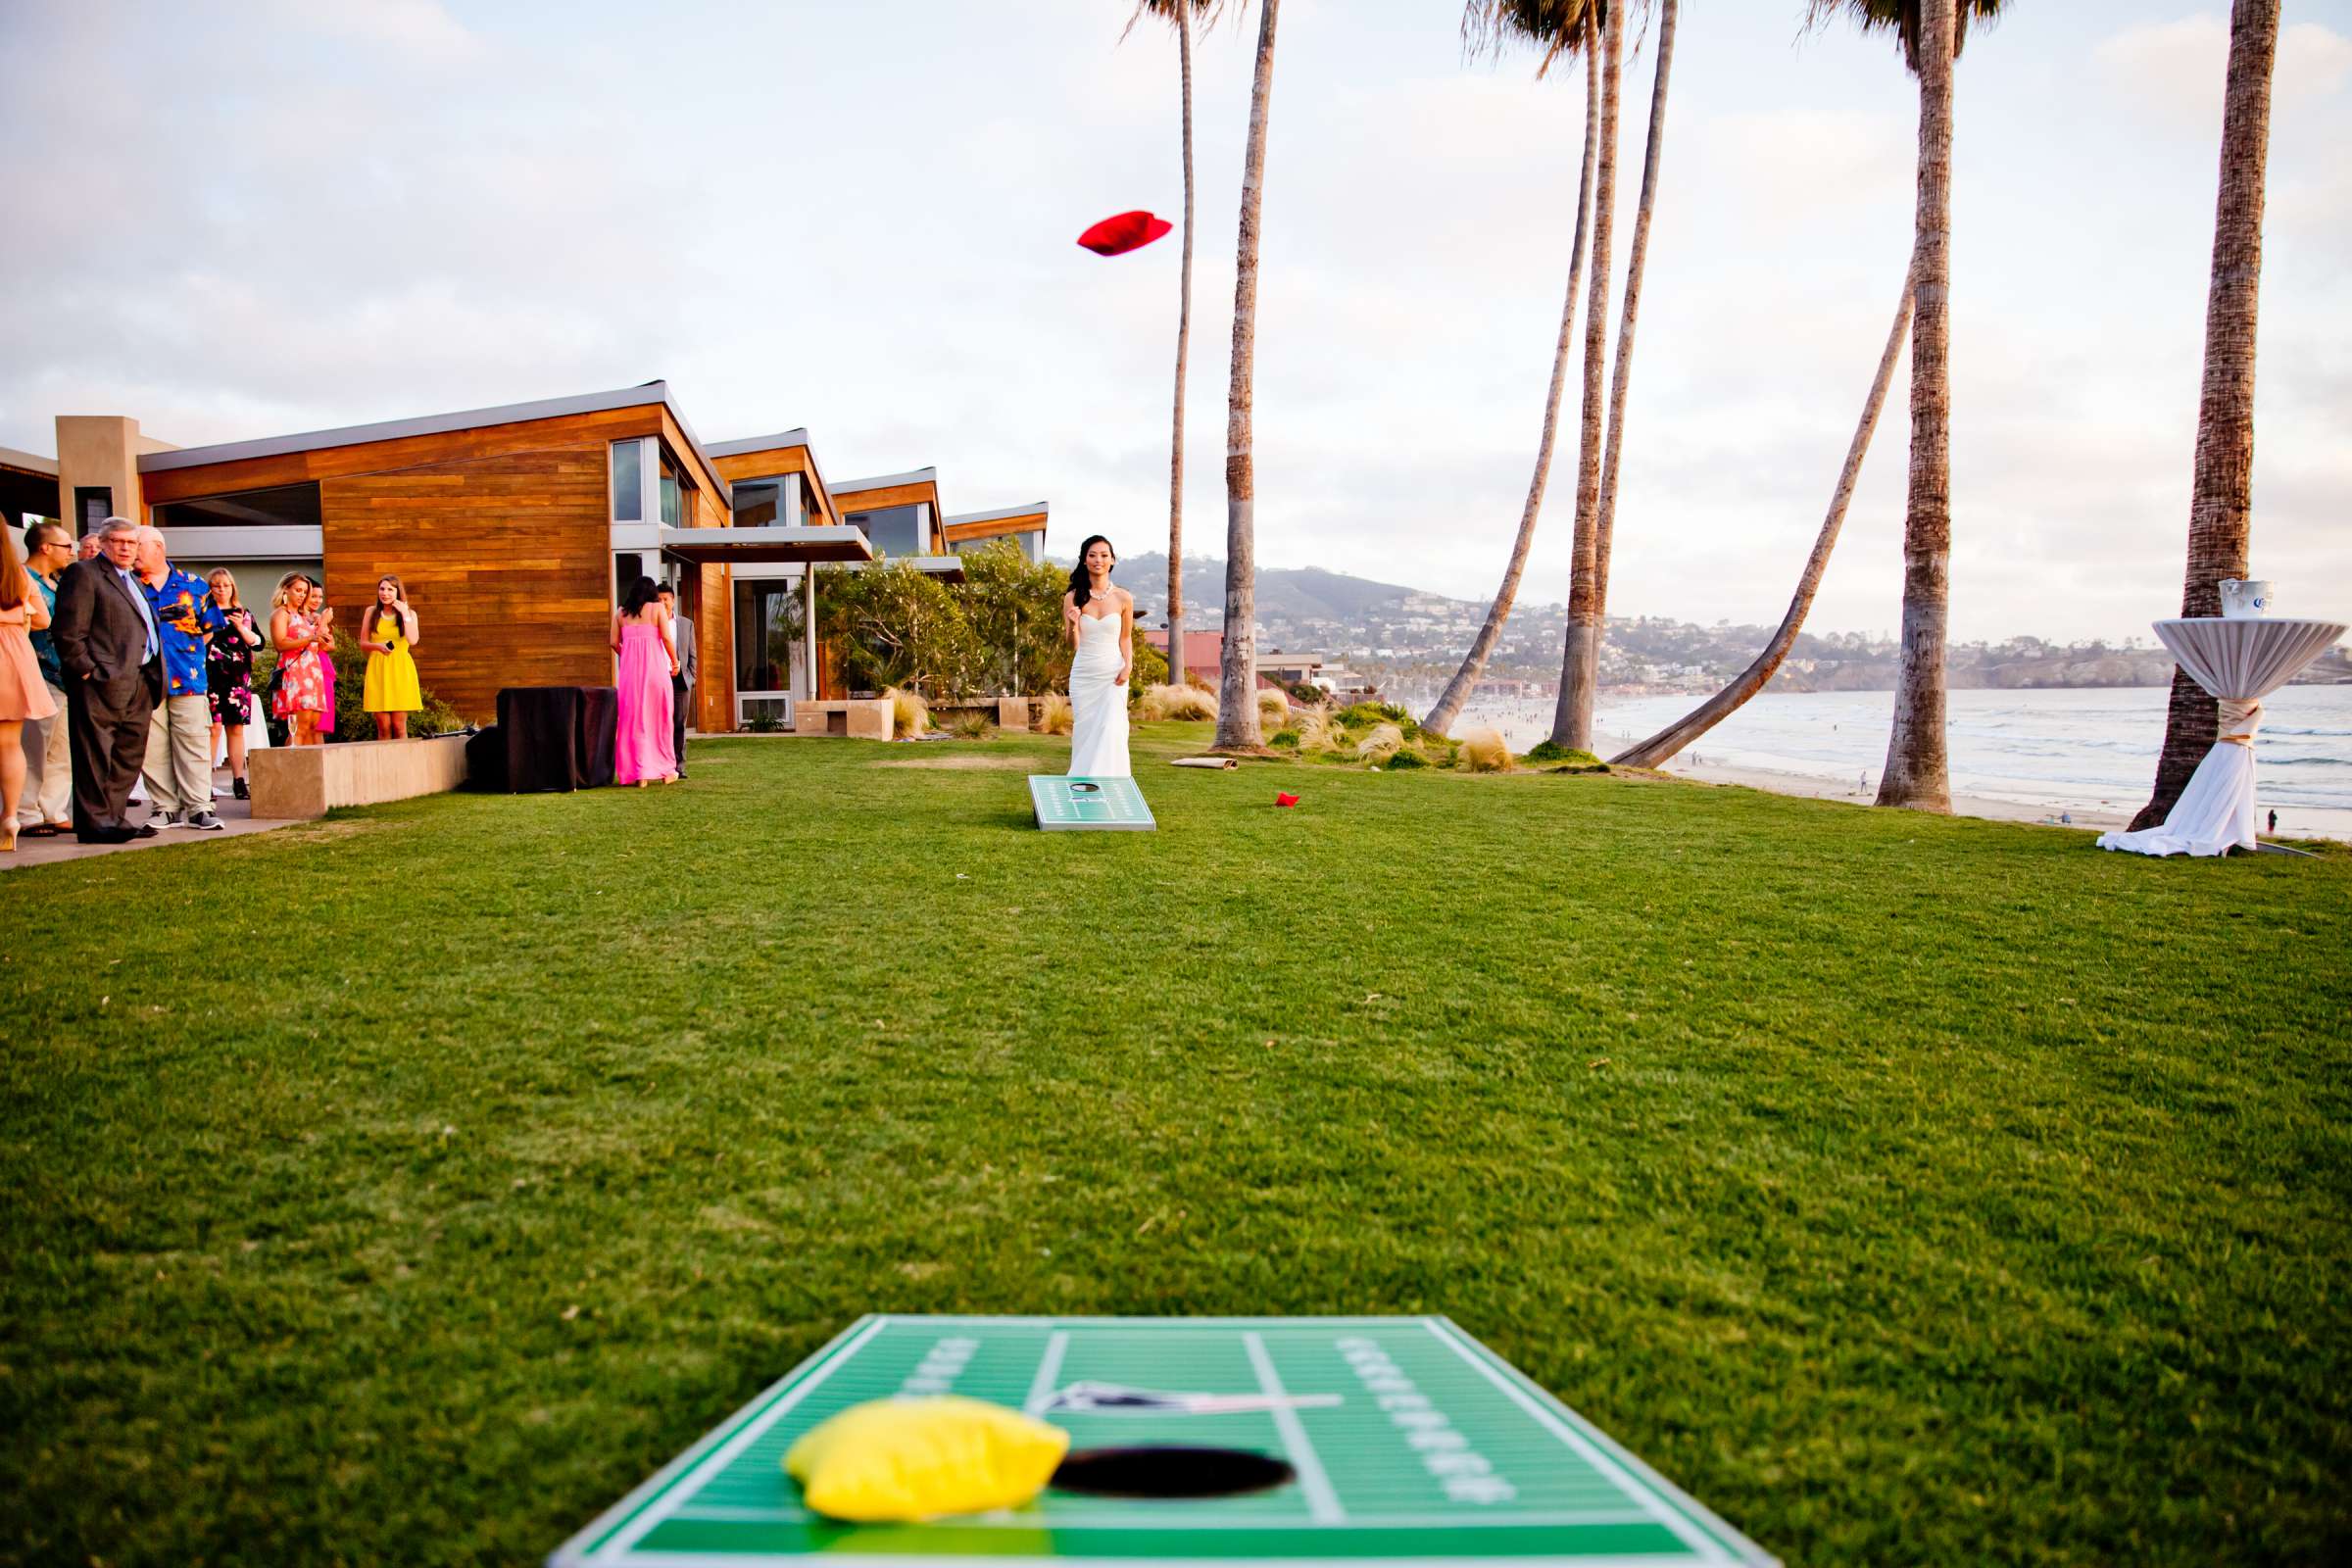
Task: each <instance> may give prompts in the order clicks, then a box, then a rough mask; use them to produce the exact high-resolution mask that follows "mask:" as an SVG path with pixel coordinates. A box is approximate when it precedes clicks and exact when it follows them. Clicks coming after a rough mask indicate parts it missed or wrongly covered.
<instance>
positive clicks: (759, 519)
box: [735, 484, 784, 528]
mask: <svg viewBox="0 0 2352 1568" xmlns="http://www.w3.org/2000/svg"><path fill="white" fill-rule="evenodd" d="M783 497H784V492H783V490H782V488H781V487H780V486H777V485H772V484H739V485H737V486H735V526H736V527H738V528H766V527H772V526H773V525H774V524H775V522H776V507H777V505H778V504H779V503H780V502H781V501H782V500H783Z"/></svg>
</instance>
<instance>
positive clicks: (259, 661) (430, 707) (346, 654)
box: [253, 626, 466, 741]
mask: <svg viewBox="0 0 2352 1568" xmlns="http://www.w3.org/2000/svg"><path fill="white" fill-rule="evenodd" d="M328 657H329V658H331V659H332V660H334V662H335V732H334V734H332V735H330V736H328V737H326V738H327V739H328V740H336V741H371V740H373V739H375V715H374V714H372V713H370V712H368V656H367V655H366V654H363V653H361V652H360V644H359V639H358V638H356V637H354V636H353V635H352V634H351V633H350V632H349V631H348V630H346V629H344V628H343V627H341V626H337V627H336V628H335V647H334V651H333V652H332V653H331V654H330V655H328ZM265 659H266V660H267V662H265ZM276 663H277V659H276V654H275V652H274V651H273V650H269V651H265V653H264V655H263V656H261V657H257V658H256V659H255V660H254V662H253V711H254V722H256V723H260V722H261V721H262V718H263V716H264V715H263V704H264V703H265V702H266V699H265V698H264V697H263V696H262V692H263V690H264V689H265V688H266V687H267V686H268V685H269V682H270V670H271V669H273V668H275V667H276ZM418 695H420V696H421V697H423V699H424V706H423V707H422V708H420V709H418V710H417V711H415V712H413V713H411V714H410V715H409V737H410V739H412V740H421V739H423V738H424V737H425V736H427V735H455V734H457V733H459V732H460V731H462V730H464V729H465V728H466V720H465V719H464V718H463V717H461V716H460V715H459V713H458V711H457V710H456V709H454V708H452V707H450V706H449V705H448V704H447V703H445V702H443V701H442V700H441V699H440V698H438V697H435V696H434V695H433V694H432V693H431V692H430V691H429V690H426V689H424V688H423V687H422V686H419V687H418Z"/></svg>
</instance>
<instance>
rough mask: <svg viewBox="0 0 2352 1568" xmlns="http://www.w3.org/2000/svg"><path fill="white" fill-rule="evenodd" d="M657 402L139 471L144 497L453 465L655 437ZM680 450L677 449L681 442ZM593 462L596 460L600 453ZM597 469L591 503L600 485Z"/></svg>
mask: <svg viewBox="0 0 2352 1568" xmlns="http://www.w3.org/2000/svg"><path fill="white" fill-rule="evenodd" d="M667 412H668V411H666V410H665V409H663V408H662V405H661V404H659V403H648V404H645V405H643V406H641V407H638V408H633V409H607V410H604V411H602V412H600V413H596V414H566V415H562V416H559V417H555V418H552V419H522V420H518V421H516V422H515V423H513V424H489V425H482V426H480V427H478V428H475V429H471V430H448V431H443V432H441V433H440V434H437V435H417V436H407V437H404V438H402V439H400V440H397V441H368V442H363V443H361V444H359V445H357V446H344V447H320V448H319V449H318V450H317V451H315V452H289V453H286V454H285V455H283V456H282V457H274V458H248V459H246V460H245V461H243V462H241V463H214V464H207V465H205V466H202V467H195V468H166V469H163V470H161V471H159V472H154V473H144V474H141V475H140V476H139V487H140V490H141V491H142V493H143V495H144V497H145V499H146V503H147V505H149V506H151V507H152V506H156V505H158V504H160V503H163V502H167V501H186V500H189V499H190V498H192V497H197V496H218V495H228V494H231V493H233V492H235V491H239V490H264V489H268V488H270V486H272V485H281V484H301V483H303V482H304V481H305V480H309V479H319V480H325V479H331V478H339V477H348V476H351V475H356V474H380V473H390V472H392V471H394V470H400V469H412V468H419V467H425V466H434V465H440V464H448V463H459V462H466V461H468V460H473V459H479V458H493V457H502V456H506V455H509V454H518V453H532V452H547V451H552V450H556V449H559V448H566V447H575V446H587V445H590V444H594V445H596V446H598V447H599V448H600V449H601V448H602V447H603V445H604V443H606V442H610V441H620V440H625V439H627V438H628V437H630V436H639V435H660V434H662V431H663V429H664V428H674V424H672V422H671V421H669V420H668V419H667V418H666V415H667ZM680 450H684V449H683V448H681V449H680ZM599 461H600V462H602V461H603V460H602V459H601V458H600V459H599ZM605 482H606V481H605V476H604V471H603V469H602V468H599V470H598V472H597V489H598V494H599V497H600V499H599V501H598V502H597V505H598V506H599V507H602V506H603V505H604V502H603V500H602V499H601V497H602V495H603V491H604V488H605Z"/></svg>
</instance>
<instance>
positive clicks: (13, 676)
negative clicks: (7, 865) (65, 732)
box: [0, 529, 57, 854]
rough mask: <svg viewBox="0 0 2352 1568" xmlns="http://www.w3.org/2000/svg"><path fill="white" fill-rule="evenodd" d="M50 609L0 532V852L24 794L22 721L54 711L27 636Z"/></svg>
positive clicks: (7, 844) (12, 837)
mask: <svg viewBox="0 0 2352 1568" xmlns="http://www.w3.org/2000/svg"><path fill="white" fill-rule="evenodd" d="M48 625H49V607H48V605H47V604H46V603H44V602H43V601H42V599H41V596H40V595H39V594H38V593H36V592H35V591H34V590H33V586H32V573H30V572H28V571H26V570H25V562H24V560H23V559H22V558H21V557H19V556H18V554H17V542H16V539H15V538H14V536H13V535H12V534H11V533H10V532H9V531H8V530H4V529H0V854H13V853H14V852H15V850H16V847H17V803H18V802H19V800H21V799H22V798H23V796H24V794H25V720H26V719H28V718H35V719H38V718H48V717H51V716H53V715H54V714H55V713H56V712H57V702H56V700H55V699H53V698H52V697H51V696H50V695H49V683H48V682H47V681H45V680H43V679H41V662H40V661H39V660H38V659H37V658H35V657H34V656H33V652H32V634H33V633H34V632H36V631H43V630H46V629H47V627H48Z"/></svg>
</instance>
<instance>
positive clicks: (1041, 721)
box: [1037, 692, 1071, 735]
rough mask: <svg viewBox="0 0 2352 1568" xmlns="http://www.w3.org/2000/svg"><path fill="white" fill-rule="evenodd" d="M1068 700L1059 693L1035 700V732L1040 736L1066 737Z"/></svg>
mask: <svg viewBox="0 0 2352 1568" xmlns="http://www.w3.org/2000/svg"><path fill="white" fill-rule="evenodd" d="M1070 724H1071V717H1070V700H1069V699H1068V698H1067V697H1064V696H1062V695H1061V694H1060V693H1059V692H1054V694H1052V695H1051V696H1047V697H1041V698H1039V699H1038V700H1037V732H1038V733H1039V734H1040V735H1067V734H1068V733H1069V732H1070Z"/></svg>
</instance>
